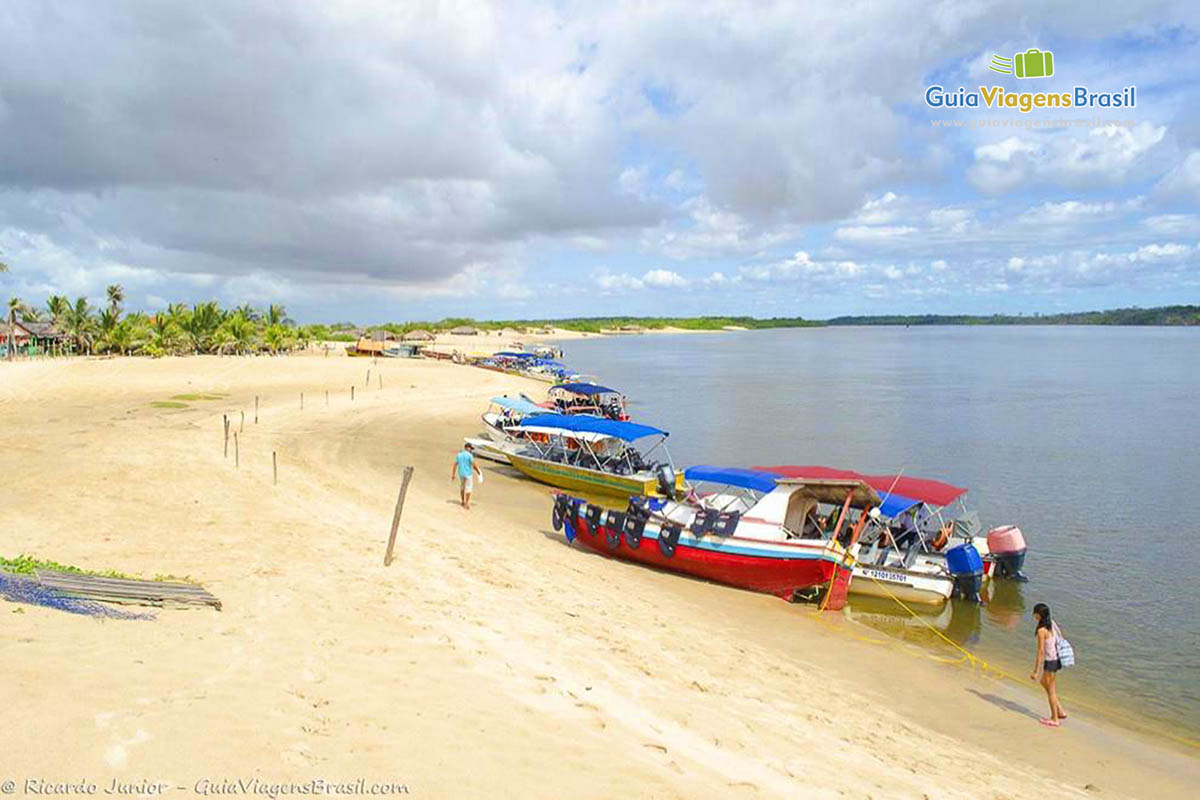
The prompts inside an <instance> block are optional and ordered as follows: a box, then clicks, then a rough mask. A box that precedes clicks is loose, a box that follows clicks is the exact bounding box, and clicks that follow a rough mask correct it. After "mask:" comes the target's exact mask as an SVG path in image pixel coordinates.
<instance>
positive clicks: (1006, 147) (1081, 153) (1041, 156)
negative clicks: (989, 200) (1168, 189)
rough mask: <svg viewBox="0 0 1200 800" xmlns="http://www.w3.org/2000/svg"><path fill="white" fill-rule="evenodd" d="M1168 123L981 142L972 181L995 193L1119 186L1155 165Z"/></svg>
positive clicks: (1146, 123) (1112, 127)
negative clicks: (1034, 188)
mask: <svg viewBox="0 0 1200 800" xmlns="http://www.w3.org/2000/svg"><path fill="white" fill-rule="evenodd" d="M1166 131H1167V129H1166V126H1164V125H1155V124H1153V123H1150V122H1139V123H1137V124H1136V125H1134V126H1133V127H1131V128H1124V127H1116V126H1105V127H1099V128H1092V129H1090V130H1087V131H1086V132H1078V131H1077V130H1076V129H1073V128H1072V129H1064V130H1055V131H1053V132H1045V133H1040V134H1037V135H1031V136H1027V137H1016V136H1012V137H1008V138H1006V139H1003V140H1001V141H999V142H994V143H991V144H984V145H980V146H978V147H976V148H975V151H974V163H973V164H972V165H971V166H970V167H969V168H968V170H967V179H968V180H969V181H970V182H971V184H972V185H974V186H975V187H976V188H978V189H980V190H981V191H983V192H987V193H989V194H1003V193H1006V192H1011V191H1014V190H1016V189H1018V188H1024V189H1028V188H1029V187H1031V186H1035V185H1044V184H1053V185H1057V186H1065V187H1072V188H1096V187H1103V186H1115V185H1119V184H1120V183H1122V182H1124V181H1126V180H1128V179H1129V178H1130V177H1133V176H1136V175H1139V174H1142V173H1143V172H1146V171H1148V170H1150V169H1152V167H1153V165H1152V164H1151V161H1152V159H1151V156H1153V155H1154V153H1155V149H1156V148H1157V147H1158V145H1159V144H1160V143H1161V142H1162V141H1163V139H1164V137H1165V136H1166Z"/></svg>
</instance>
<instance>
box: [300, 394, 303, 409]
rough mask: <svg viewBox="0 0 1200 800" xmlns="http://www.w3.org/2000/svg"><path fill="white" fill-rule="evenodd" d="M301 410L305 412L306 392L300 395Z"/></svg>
mask: <svg viewBox="0 0 1200 800" xmlns="http://www.w3.org/2000/svg"><path fill="white" fill-rule="evenodd" d="M300 410H301V411H303V410H304V392H301V393H300Z"/></svg>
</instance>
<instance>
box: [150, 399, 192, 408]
mask: <svg viewBox="0 0 1200 800" xmlns="http://www.w3.org/2000/svg"><path fill="white" fill-rule="evenodd" d="M150 405H152V406H154V407H155V408H187V407H188V404H187V403H177V402H175V401H174V400H155V401H154V402H153V403H151V404H150Z"/></svg>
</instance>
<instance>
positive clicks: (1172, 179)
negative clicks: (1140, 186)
mask: <svg viewBox="0 0 1200 800" xmlns="http://www.w3.org/2000/svg"><path fill="white" fill-rule="evenodd" d="M1155 194H1157V195H1158V196H1160V197H1162V198H1164V199H1168V200H1177V199H1179V200H1190V201H1191V202H1193V203H1200V150H1193V151H1192V152H1190V153H1188V154H1187V157H1186V158H1184V159H1183V161H1182V162H1180V163H1179V164H1178V165H1177V166H1176V167H1175V168H1174V169H1172V170H1171V171H1170V172H1169V173H1167V174H1166V176H1164V177H1163V179H1162V180H1161V181H1159V183H1158V185H1157V186H1156V187H1155Z"/></svg>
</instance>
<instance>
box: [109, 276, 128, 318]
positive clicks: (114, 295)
mask: <svg viewBox="0 0 1200 800" xmlns="http://www.w3.org/2000/svg"><path fill="white" fill-rule="evenodd" d="M105 291H106V292H107V293H108V307H109V308H110V309H112V312H113V314H114V315H116V316H117V317H120V316H121V303H124V302H125V289H124V287H122V286H121V284H119V283H112V284H109V286H108V289H106V290H105Z"/></svg>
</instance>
